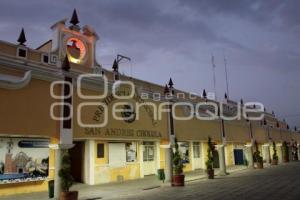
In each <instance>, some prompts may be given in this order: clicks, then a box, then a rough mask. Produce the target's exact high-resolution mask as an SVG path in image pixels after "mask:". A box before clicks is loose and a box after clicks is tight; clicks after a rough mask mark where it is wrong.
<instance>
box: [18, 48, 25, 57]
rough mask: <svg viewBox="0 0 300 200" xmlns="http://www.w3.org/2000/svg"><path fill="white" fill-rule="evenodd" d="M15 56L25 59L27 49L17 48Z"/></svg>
mask: <svg viewBox="0 0 300 200" xmlns="http://www.w3.org/2000/svg"><path fill="white" fill-rule="evenodd" d="M17 56H18V57H21V58H26V57H27V48H26V47H18V49H17Z"/></svg>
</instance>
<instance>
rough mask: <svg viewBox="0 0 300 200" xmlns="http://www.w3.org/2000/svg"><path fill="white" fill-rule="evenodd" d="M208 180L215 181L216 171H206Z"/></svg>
mask: <svg viewBox="0 0 300 200" xmlns="http://www.w3.org/2000/svg"><path fill="white" fill-rule="evenodd" d="M206 173H207V178H208V179H214V178H215V170H214V169H208V170H206Z"/></svg>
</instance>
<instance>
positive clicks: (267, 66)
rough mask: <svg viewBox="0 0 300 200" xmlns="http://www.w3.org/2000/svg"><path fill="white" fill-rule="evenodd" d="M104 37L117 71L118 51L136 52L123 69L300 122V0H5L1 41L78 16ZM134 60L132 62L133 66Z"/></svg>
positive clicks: (105, 60)
mask: <svg viewBox="0 0 300 200" xmlns="http://www.w3.org/2000/svg"><path fill="white" fill-rule="evenodd" d="M74 8H76V9H77V11H78V15H79V20H80V25H85V24H89V25H91V26H92V27H94V28H95V30H96V31H97V33H98V34H99V36H100V41H98V44H97V60H98V62H99V63H101V64H102V65H103V66H104V67H105V68H107V69H110V68H111V63H112V61H113V59H114V58H115V55H116V54H123V55H126V56H129V57H131V58H132V60H133V61H132V63H131V64H129V63H124V64H122V65H121V66H120V68H121V69H120V71H121V72H124V73H125V74H127V75H130V73H131V70H130V69H132V75H133V76H134V77H137V78H140V79H144V80H147V81H151V82H155V83H158V84H165V83H166V82H167V81H168V79H169V77H172V78H173V81H174V83H175V87H176V88H178V89H183V90H186V91H190V92H196V93H202V90H203V89H206V90H207V91H212V92H213V91H214V89H213V88H214V87H213V78H212V77H213V75H212V65H211V55H212V54H214V56H215V64H216V77H217V96H218V99H223V96H224V92H225V91H226V81H225V73H224V55H225V57H226V59H227V63H228V72H229V73H228V76H229V93H230V98H231V99H234V100H239V99H240V98H243V99H244V101H259V102H262V103H264V104H265V105H266V108H267V110H269V111H271V110H274V111H275V114H276V115H277V116H278V117H280V118H283V117H284V118H286V120H287V121H288V122H289V123H290V125H291V126H294V125H297V126H299V128H300V104H299V103H300V94H299V91H300V78H299V76H300V41H299V40H300V23H299V20H300V12H299V8H300V1H297V0H286V1H283V0H264V1H263V0H226V1H224V0H207V1H202V0H164V1H162V0H151V1H150V0H97V1H96V0H95V1H90V0H84V1H83V0H82V1H75V0H72V1H71V0H65V1H56V0H51V1H50V0H49V1H38V0H36V1H34V0H26V1H21V0H20V1H15V0H3V1H1V2H0V40H6V41H9V42H13V43H15V42H16V39H17V37H18V34H19V31H20V29H21V27H24V28H25V31H26V36H27V40H28V42H27V45H28V46H29V47H33V48H35V47H37V46H39V45H40V44H41V43H43V42H45V41H47V40H48V39H50V38H51V30H50V29H49V27H50V26H51V25H52V24H53V23H55V22H56V21H58V20H60V19H63V18H66V17H71V14H72V11H73V9H74ZM131 65H132V67H130V66H131Z"/></svg>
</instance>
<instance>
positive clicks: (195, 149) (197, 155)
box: [193, 142, 200, 158]
mask: <svg viewBox="0 0 300 200" xmlns="http://www.w3.org/2000/svg"><path fill="white" fill-rule="evenodd" d="M193 152H194V158H200V143H199V142H193Z"/></svg>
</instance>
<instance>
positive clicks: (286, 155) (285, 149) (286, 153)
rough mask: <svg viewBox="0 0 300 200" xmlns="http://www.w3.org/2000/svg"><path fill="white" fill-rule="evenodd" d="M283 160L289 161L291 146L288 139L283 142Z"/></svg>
mask: <svg viewBox="0 0 300 200" xmlns="http://www.w3.org/2000/svg"><path fill="white" fill-rule="evenodd" d="M282 151H283V162H289V161H290V159H289V147H288V144H287V142H286V141H284V142H283V143H282Z"/></svg>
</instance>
